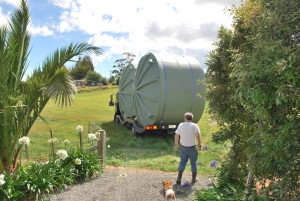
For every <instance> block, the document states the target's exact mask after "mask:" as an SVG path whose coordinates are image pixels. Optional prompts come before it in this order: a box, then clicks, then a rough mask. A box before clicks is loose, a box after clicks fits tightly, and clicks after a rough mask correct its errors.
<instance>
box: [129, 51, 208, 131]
mask: <svg viewBox="0 0 300 201" xmlns="http://www.w3.org/2000/svg"><path fill="white" fill-rule="evenodd" d="M203 79H204V72H203V70H202V69H201V67H200V63H199V61H198V60H197V59H195V58H193V57H183V56H175V55H168V56H165V55H159V54H155V55H154V54H153V53H147V54H146V55H145V56H143V57H142V58H141V60H140V61H139V64H138V68H137V70H136V72H135V77H134V90H133V93H134V95H133V111H134V115H135V116H136V117H137V119H138V121H139V123H140V124H141V125H142V126H144V127H145V126H147V125H155V124H179V123H180V122H182V121H184V113H186V112H192V113H193V115H194V119H193V121H194V122H198V121H199V119H200V117H201V116H202V113H203V111H204V107H205V98H204V97H205V96H204V93H205V85H204V84H203V83H202V82H201V81H203Z"/></svg>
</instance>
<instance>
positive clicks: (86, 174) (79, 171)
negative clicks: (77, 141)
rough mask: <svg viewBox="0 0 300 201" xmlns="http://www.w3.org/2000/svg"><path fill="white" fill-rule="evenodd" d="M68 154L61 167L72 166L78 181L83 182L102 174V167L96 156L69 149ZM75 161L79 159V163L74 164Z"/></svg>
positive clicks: (91, 153)
mask: <svg viewBox="0 0 300 201" xmlns="http://www.w3.org/2000/svg"><path fill="white" fill-rule="evenodd" d="M68 154H69V156H68V158H66V159H65V160H64V161H62V167H67V166H70V165H72V166H74V167H75V174H76V176H77V178H78V179H80V180H84V181H85V180H88V179H90V178H91V177H94V176H97V175H99V174H100V173H102V167H101V165H100V161H99V156H98V155H97V154H95V153H93V152H90V151H86V150H80V149H78V150H75V149H70V150H69V151H68ZM76 159H80V162H81V163H80V164H76V163H75V160H76Z"/></svg>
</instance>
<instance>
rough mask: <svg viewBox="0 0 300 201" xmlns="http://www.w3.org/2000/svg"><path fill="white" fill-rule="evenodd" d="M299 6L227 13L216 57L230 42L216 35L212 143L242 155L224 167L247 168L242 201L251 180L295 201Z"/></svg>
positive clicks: (267, 1)
mask: <svg viewBox="0 0 300 201" xmlns="http://www.w3.org/2000/svg"><path fill="white" fill-rule="evenodd" d="M299 7H300V4H299V1H297V0H291V1H289V2H287V1H285V0H248V1H245V2H244V3H243V4H242V5H241V6H240V7H237V8H233V9H231V12H232V14H233V17H234V31H233V32H232V33H230V34H231V35H232V38H231V45H229V46H228V47H225V49H224V50H225V51H218V50H221V49H222V48H223V47H224V43H226V41H228V40H226V37H223V36H222V37H219V43H218V44H217V50H216V51H215V52H212V53H211V54H210V55H209V59H208V63H207V65H208V74H207V77H208V79H207V81H208V83H207V84H208V85H209V87H208V88H209V90H208V101H209V102H210V111H211V113H213V114H214V115H215V116H216V117H217V120H218V123H219V124H220V126H221V129H220V131H219V132H217V133H215V134H214V140H215V141H220V142H224V141H226V140H230V141H231V142H233V150H232V151H231V152H230V154H232V152H234V151H236V152H240V153H243V155H244V156H242V155H240V156H239V157H237V156H238V155H236V154H234V155H229V157H230V159H234V160H235V161H236V162H235V164H229V165H230V166H231V168H235V166H236V165H237V164H244V167H246V166H247V167H248V170H249V174H248V179H247V181H248V182H246V178H245V179H244V180H245V181H244V182H245V183H246V185H245V186H246V187H247V188H246V191H245V192H246V194H245V197H244V198H245V199H247V198H248V197H249V194H250V187H251V185H252V184H251V182H249V181H253V178H256V179H257V180H264V179H270V180H271V181H273V185H272V186H273V188H277V190H276V191H273V192H272V196H273V197H275V198H276V199H277V198H278V199H281V197H284V196H286V197H287V198H289V199H290V200H292V199H295V200H297V198H299V197H297V190H298V189H299V188H300V184H299V172H300V160H299V153H300V132H299V130H300V124H299V122H300V116H299V114H300V104H299V102H300V101H299V100H300V96H299V94H300V79H299V74H300V60H299V55H300V50H299V44H300V31H299V24H300V18H299V17H298V16H299V13H298V12H299ZM219 33H220V32H219ZM228 58H230V60H228ZM224 61H226V62H224ZM222 78H224V79H222ZM218 79H220V80H218ZM218 81H220V82H218ZM217 100H219V103H218V101H217ZM224 102H225V103H224ZM232 161H233V160H232ZM239 167H243V166H239ZM236 170H242V168H239V169H238V168H236ZM243 170H244V169H243ZM239 172H241V171H239ZM223 173H224V174H223V176H224V175H225V174H226V171H223ZM225 176H226V175H225ZM271 190H272V189H271ZM266 195H269V194H268V193H267V194H266ZM298 196H299V195H298Z"/></svg>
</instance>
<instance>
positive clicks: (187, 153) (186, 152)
mask: <svg viewBox="0 0 300 201" xmlns="http://www.w3.org/2000/svg"><path fill="white" fill-rule="evenodd" d="M179 156H180V162H179V167H178V170H182V171H184V169H185V166H186V163H187V162H188V160H189V159H190V163H191V169H192V172H197V163H196V162H197V158H198V150H197V148H196V147H183V146H180V154H179Z"/></svg>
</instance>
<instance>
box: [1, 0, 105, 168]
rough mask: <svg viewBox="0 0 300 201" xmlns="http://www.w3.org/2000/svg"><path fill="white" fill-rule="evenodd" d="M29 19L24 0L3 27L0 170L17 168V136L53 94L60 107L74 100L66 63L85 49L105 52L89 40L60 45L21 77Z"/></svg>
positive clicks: (28, 39) (27, 51)
mask: <svg viewBox="0 0 300 201" xmlns="http://www.w3.org/2000/svg"><path fill="white" fill-rule="evenodd" d="M29 19H30V18H29V11H28V6H27V3H26V1H25V0H21V4H20V6H19V8H18V9H16V10H15V11H14V13H13V14H12V15H11V17H10V20H9V23H8V25H7V26H2V27H0V173H2V172H4V171H5V170H12V168H14V165H15V160H16V156H17V155H18V151H19V147H18V139H19V138H20V137H22V136H27V135H28V133H29V131H30V128H31V127H32V125H33V123H34V122H35V120H36V119H37V118H38V117H41V116H40V113H41V112H42V110H43V108H44V107H45V105H46V104H47V102H48V101H49V99H50V98H53V99H54V100H55V102H56V103H57V104H58V105H60V106H61V107H63V106H67V105H70V104H71V103H72V100H73V95H74V94H76V87H75V86H74V84H73V82H72V80H71V78H70V77H69V74H68V71H67V69H66V68H65V67H64V64H65V63H66V62H68V61H70V60H71V59H72V58H73V57H75V56H79V55H83V54H84V53H95V54H96V55H100V54H102V50H101V49H100V48H98V47H94V46H91V45H88V44H86V43H77V44H70V45H68V46H67V47H65V48H61V49H57V50H56V51H55V52H54V53H53V54H52V55H51V56H49V57H47V58H46V59H45V61H44V62H43V63H42V65H41V66H39V67H38V68H37V69H36V70H34V72H33V73H32V75H30V76H29V77H28V78H27V79H26V81H22V79H23V77H24V75H25V72H26V69H27V66H28V65H27V58H28V56H29V50H28V47H29V42H30V36H29V34H28V32H27V26H28V23H29ZM41 118H42V117H41ZM42 119H43V118H42Z"/></svg>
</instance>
